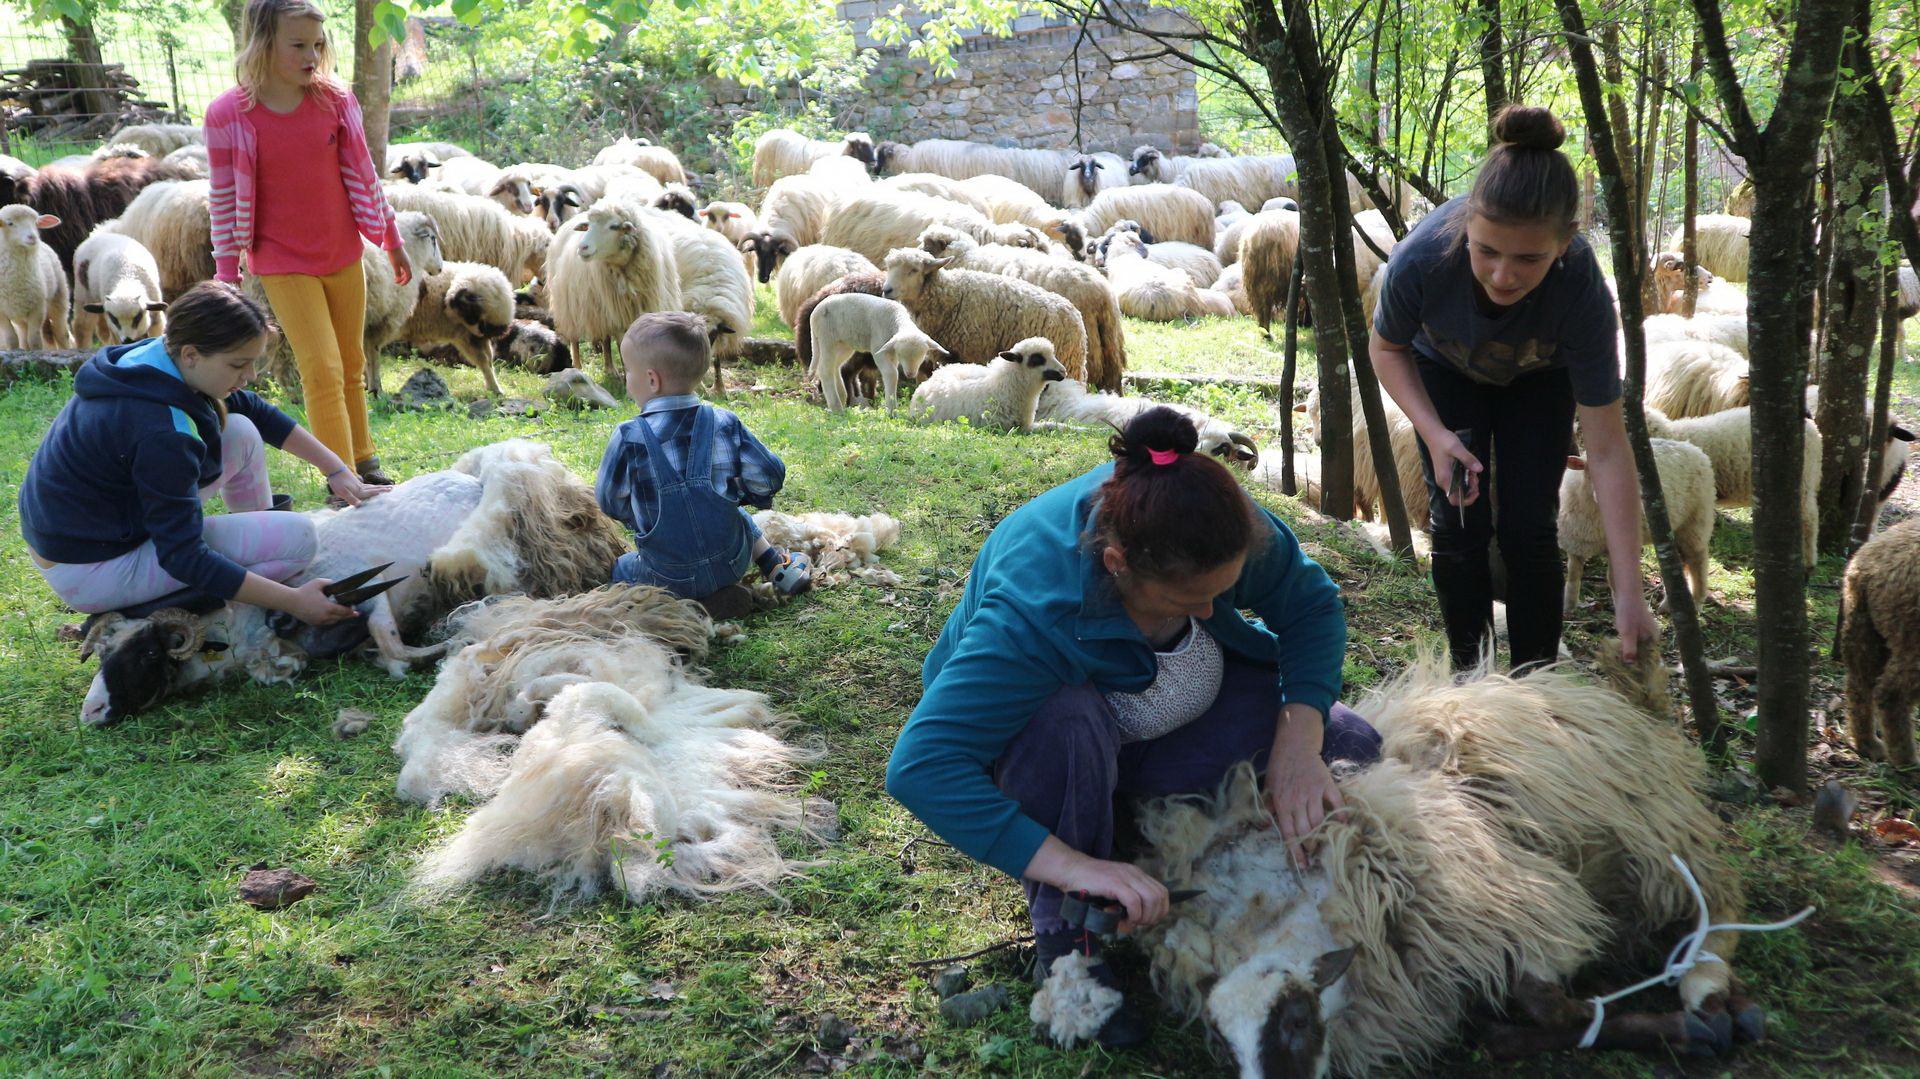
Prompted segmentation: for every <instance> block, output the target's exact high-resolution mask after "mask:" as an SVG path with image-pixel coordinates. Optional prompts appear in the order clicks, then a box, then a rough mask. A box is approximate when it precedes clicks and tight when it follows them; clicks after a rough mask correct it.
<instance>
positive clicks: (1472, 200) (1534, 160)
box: [1461, 104, 1580, 237]
mask: <svg viewBox="0 0 1920 1079" xmlns="http://www.w3.org/2000/svg"><path fill="white" fill-rule="evenodd" d="M1493 138H1494V145H1493V148H1492V149H1491V150H1489V151H1488V152H1487V159H1486V161H1485V162H1483V163H1482V164H1481V166H1480V172H1479V175H1477V176H1475V177H1474V180H1473V190H1472V191H1471V192H1470V193H1469V194H1468V195H1467V200H1468V203H1469V209H1470V210H1471V212H1472V214H1474V215H1478V216H1480V217H1484V218H1486V219H1487V220H1489V221H1492V222H1495V223H1497V224H1502V225H1532V224H1541V225H1548V226H1551V227H1552V228H1554V229H1555V230H1557V231H1558V232H1559V233H1560V234H1561V235H1562V236H1563V237H1565V236H1571V235H1572V234H1573V230H1574V225H1575V223H1576V222H1577V221H1578V220H1579V216H1580V181H1579V178H1578V177H1576V176H1575V175H1574V172H1573V163H1572V162H1571V161H1568V160H1567V155H1566V154H1564V153H1561V152H1560V144H1561V143H1563V142H1565V141H1567V129H1566V128H1565V127H1564V126H1562V125H1561V123H1560V119H1559V117H1556V116H1555V115H1554V114H1553V112H1552V111H1551V110H1549V109H1544V108H1541V107H1539V106H1537V105H1517V104H1516V105H1508V106H1507V107H1505V108H1503V109H1501V110H1500V112H1499V113H1498V114H1497V115H1496V116H1495V117H1494V118H1493ZM1461 220H1462V222H1463V223H1464V220H1465V218H1464V217H1463V218H1462V219H1461Z"/></svg>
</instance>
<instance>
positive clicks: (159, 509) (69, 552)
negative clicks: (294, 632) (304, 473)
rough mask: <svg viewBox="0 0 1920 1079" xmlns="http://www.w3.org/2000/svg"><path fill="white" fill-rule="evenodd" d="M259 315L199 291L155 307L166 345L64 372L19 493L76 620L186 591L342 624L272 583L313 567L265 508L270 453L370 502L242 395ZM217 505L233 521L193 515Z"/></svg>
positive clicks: (326, 604)
mask: <svg viewBox="0 0 1920 1079" xmlns="http://www.w3.org/2000/svg"><path fill="white" fill-rule="evenodd" d="M270 328H271V327H270V326H269V324H268V322H267V317H266V312H264V311H262V310H261V309H260V307H259V306H258V305H257V304H255V303H254V302H253V301H251V300H249V299H247V298H246V297H245V296H242V295H241V294H240V290H239V289H236V288H234V287H233V286H232V285H227V284H223V283H220V282H217V281H206V282H202V283H201V284H198V285H195V286H194V287H193V288H191V289H189V290H187V292H186V293H185V294H184V295H182V296H181V297H180V298H179V299H177V300H175V301H173V303H172V304H171V305H169V306H168V307H167V333H166V336H165V337H155V338H149V339H147V340H145V341H140V342H137V343H135V344H131V345H120V346H116V347H113V348H108V349H103V350H101V351H100V352H98V353H96V354H95V355H94V356H93V358H91V359H89V360H88V361H87V362H86V364H85V365H84V366H82V367H81V368H80V370H79V371H78V372H76V373H75V375H74V377H73V397H72V398H71V399H70V400H68V402H67V405H66V407H65V408H63V409H61V410H60V414H59V415H58V416H56V417H54V421H53V426H52V427H50V428H48V430H47V437H46V438H45V439H44V440H43V441H42V442H41V443H40V447H39V449H37V450H35V451H34V454H33V461H32V462H31V463H30V464H29V465H28V466H27V477H26V479H25V480H24V481H23V482H22V483H21V485H20V531H21V532H22V533H23V534H24V535H25V537H26V541H27V547H28V548H29V550H30V552H31V554H32V556H33V564H34V565H35V566H37V567H38V568H39V570H40V576H41V577H43V578H45V579H46V582H47V584H48V585H50V586H52V588H53V590H54V592H56V593H58V594H59V596H60V598H61V599H62V600H64V601H65V602H66V603H67V605H68V606H70V607H72V608H73V609H75V610H78V611H84V612H87V613H96V612H100V611H115V610H120V609H122V608H126V607H131V606H134V605H136V604H141V603H146V602H148V601H149V600H155V599H159V598H160V597H162V596H166V595H169V594H171V593H174V592H177V591H180V590H181V589H187V588H190V589H193V590H195V591H198V592H201V593H204V594H206V595H211V596H215V597H218V598H220V599H238V600H241V601H242V602H245V603H252V604H256V605H258V606H261V607H268V608H271V609H273V610H278V611H286V612H287V613H289V614H292V615H294V616H295V617H297V618H299V619H301V620H302V621H305V622H309V623H311V624H313V625H317V626H323V625H328V624H330V623H333V622H338V621H340V620H342V619H345V618H351V617H353V616H354V612H353V610H352V609H351V608H348V607H343V606H341V605H339V604H337V603H334V602H333V601H332V600H330V599H328V598H327V597H326V596H325V595H323V594H321V592H320V588H321V586H322V585H324V584H326V583H327V582H326V581H323V580H315V581H309V582H307V583H306V584H304V585H301V586H300V587H298V588H290V587H288V586H286V585H284V584H281V583H280V582H282V581H284V580H286V579H287V578H289V577H292V576H293V575H294V574H296V573H298V572H300V571H301V570H303V569H305V568H306V566H307V563H308V562H310V561H312V559H313V550H314V532H313V522H312V521H311V520H309V519H308V518H307V517H306V516H304V515H302V514H298V513H272V512H263V511H266V510H268V509H269V508H270V507H272V506H273V504H274V501H275V496H274V494H273V492H272V489H271V488H270V487H269V486H268V483H267V455H266V450H265V447H266V446H275V447H278V448H280V449H283V450H285V451H286V452H288V453H291V454H293V455H294V456H295V457H298V458H300V459H301V460H303V461H306V462H308V463H309V464H312V465H313V466H314V467H315V468H318V469H319V470H320V471H322V472H324V473H326V477H327V486H328V488H329V489H330V490H331V491H332V492H333V494H334V496H335V497H337V498H339V499H340V500H342V501H343V502H345V503H347V504H349V505H358V504H359V503H360V500H361V499H364V498H366V497H368V496H369V495H370V494H373V493H374V489H373V488H370V487H368V486H367V485H366V484H364V483H362V482H361V480H360V478H359V477H358V476H356V475H354V473H353V470H352V469H351V468H349V467H347V465H346V464H345V463H344V462H342V461H341V460H340V458H339V457H337V456H335V455H334V453H333V451H332V450H330V449H328V448H327V447H326V446H324V445H322V444H321V443H320V440H319V439H317V438H315V437H314V436H313V435H312V434H311V433H309V432H308V431H307V430H306V429H304V428H302V427H300V426H298V425H296V424H295V423H294V422H293V420H292V419H290V418H289V417H288V416H287V415H286V413H284V412H281V411H280V410H279V409H277V408H275V407H273V406H272V405H270V404H268V403H267V402H266V401H265V400H263V399H261V398H260V397H259V396H258V395H257V394H253V393H249V392H247V391H246V390H245V389H244V388H243V387H245V386H246V384H247V383H248V382H249V381H251V380H252V378H253V371H254V366H255V365H256V364H257V363H258V362H259V360H260V357H261V355H262V353H264V352H265V351H266V348H267V333H268V331H269V330H270ZM215 494H217V495H219V496H220V497H221V499H222V500H223V501H225V502H226V505H227V509H228V510H229V511H230V512H227V513H224V514H219V515H217V516H213V517H204V516H202V512H201V507H200V503H201V500H202V499H205V498H206V497H207V496H209V495H215Z"/></svg>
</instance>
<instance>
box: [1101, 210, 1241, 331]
mask: <svg viewBox="0 0 1920 1079" xmlns="http://www.w3.org/2000/svg"><path fill="white" fill-rule="evenodd" d="M1103 249H1104V251H1105V257H1104V258H1105V268H1106V271H1107V280H1108V281H1109V282H1111V283H1112V285H1113V295H1114V298H1115V299H1116V300H1117V301H1119V304H1120V311H1121V313H1122V314H1126V315H1131V316H1133V317H1134V318H1143V319H1147V320H1149V321H1153V322H1177V321H1179V320H1181V319H1195V318H1203V317H1206V316H1209V315H1222V314H1223V313H1224V315H1229V316H1230V315H1232V314H1233V306H1232V303H1231V301H1227V300H1226V298H1225V297H1224V296H1222V297H1221V298H1220V300H1217V301H1216V300H1212V299H1210V298H1208V297H1203V296H1201V295H1200V292H1201V290H1200V289H1198V288H1195V287H1194V283H1193V278H1192V277H1191V276H1189V275H1188V274H1187V272H1186V271H1184V270H1177V269H1174V268H1173V267H1171V266H1163V265H1161V264H1160V263H1157V262H1154V261H1153V260H1152V259H1150V258H1148V256H1147V245H1146V244H1143V243H1141V242H1140V236H1139V234H1138V233H1134V232H1120V233H1115V234H1114V235H1112V236H1110V237H1108V238H1107V239H1106V240H1105V241H1104V242H1103ZM1208 257H1209V258H1211V257H1212V256H1211V255H1209V256H1208ZM1223 306H1224V312H1223V311H1222V307H1223Z"/></svg>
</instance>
